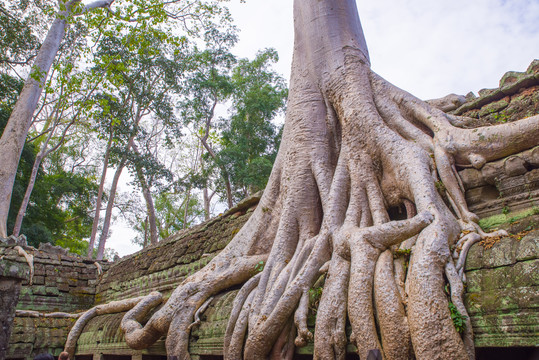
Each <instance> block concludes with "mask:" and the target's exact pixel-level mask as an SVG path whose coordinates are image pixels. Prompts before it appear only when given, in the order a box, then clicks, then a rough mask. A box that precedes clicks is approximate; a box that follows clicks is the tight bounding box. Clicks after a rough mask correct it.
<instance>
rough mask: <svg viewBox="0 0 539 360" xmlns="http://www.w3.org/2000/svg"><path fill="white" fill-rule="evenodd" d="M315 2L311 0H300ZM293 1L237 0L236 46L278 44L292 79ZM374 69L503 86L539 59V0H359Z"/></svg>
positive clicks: (436, 92)
mask: <svg viewBox="0 0 539 360" xmlns="http://www.w3.org/2000/svg"><path fill="white" fill-rule="evenodd" d="M301 1H309V0H301ZM292 5H293V0H247V1H246V3H240V0H231V1H230V2H229V3H228V6H229V8H230V11H231V14H232V16H233V18H234V20H235V23H236V25H237V26H238V28H239V29H240V34H239V39H240V41H239V43H238V44H237V45H236V47H235V50H234V53H235V54H236V55H238V56H240V57H248V58H253V57H254V56H255V54H256V53H257V51H258V50H261V49H264V48H268V47H273V48H275V49H276V50H277V51H278V53H279V58H280V59H279V62H278V64H276V66H275V69H276V70H277V71H278V72H279V73H281V74H282V75H283V77H284V78H286V79H288V78H289V76H290V66H291V64H292V52H293V45H294V44H293V38H294V29H293V16H292ZM357 6H358V11H359V16H360V19H361V23H362V26H363V31H364V33H365V38H366V40H367V46H368V48H369V53H370V59H371V64H372V69H373V70H374V71H375V72H376V73H378V74H379V75H380V76H382V77H384V78H385V79H386V80H388V81H390V82H391V83H393V84H395V85H396V86H398V87H400V88H402V89H404V90H406V91H408V92H410V93H412V94H413V95H415V96H417V97H419V98H421V99H432V98H439V97H442V96H445V95H447V94H450V93H456V94H461V95H465V94H467V93H468V92H470V91H473V92H474V93H475V94H477V91H478V90H480V89H483V88H496V87H498V83H499V80H500V79H501V77H502V76H503V74H504V73H505V72H507V71H510V70H512V71H525V70H526V68H527V67H528V65H529V64H530V63H531V62H532V60H533V59H539V0H358V1H357ZM133 237H134V233H133V232H131V231H129V230H128V229H127V228H126V227H125V226H122V224H121V221H120V222H119V223H118V224H117V226H116V227H115V228H113V234H112V236H111V238H110V239H109V240H108V241H107V247H111V248H114V249H115V250H116V251H117V252H118V253H119V254H120V256H124V255H127V254H130V253H133V252H135V251H137V250H139V247H137V246H136V245H133V244H132V243H131V241H130V239H131V238H133Z"/></svg>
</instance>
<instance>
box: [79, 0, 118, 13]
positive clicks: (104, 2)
mask: <svg viewBox="0 0 539 360" xmlns="http://www.w3.org/2000/svg"><path fill="white" fill-rule="evenodd" d="M113 2H114V0H96V1H94V2H92V3H89V4H87V5H84V7H83V8H82V10H81V11H80V13H76V14H75V15H83V14H86V13H87V12H90V11H92V10H94V9H97V8H106V7H108V6H110V5H111V4H112V3H113Z"/></svg>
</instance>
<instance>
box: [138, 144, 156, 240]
mask: <svg viewBox="0 0 539 360" xmlns="http://www.w3.org/2000/svg"><path fill="white" fill-rule="evenodd" d="M133 151H134V152H135V153H136V154H137V155H139V156H140V152H139V151H138V148H137V146H136V145H135V144H134V143H133ZM136 172H137V178H138V181H139V183H140V187H141V188H142V196H143V197H144V201H145V202H146V212H147V219H148V223H147V225H148V226H149V229H148V228H147V227H146V231H147V230H149V233H150V244H152V245H153V244H157V242H158V241H159V235H158V232H157V220H156V218H155V206H154V204H153V198H152V193H151V191H150V187H149V186H148V183H147V181H146V179H145V178H144V174H143V173H142V168H141V167H140V166H138V165H137V166H136Z"/></svg>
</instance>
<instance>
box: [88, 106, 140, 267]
mask: <svg viewBox="0 0 539 360" xmlns="http://www.w3.org/2000/svg"><path fill="white" fill-rule="evenodd" d="M141 119H142V109H140V108H139V109H137V112H136V115H135V123H134V127H133V129H136V128H137V126H138V124H139V123H140V120H141ZM135 135H136V134H135V131H134V130H133V133H132V134H131V136H130V137H129V140H128V141H127V145H126V147H125V152H126V154H127V153H128V152H129V151H130V150H131V149H132V148H133V144H134V142H135ZM126 162H127V155H123V156H122V159H121V160H120V164H119V165H118V168H117V169H116V172H115V173H114V178H113V180H112V186H111V188H110V195H109V199H108V202H107V210H106V212H105V220H104V222H103V230H102V231H101V236H100V237H99V246H98V248H97V256H96V259H97V260H103V254H104V253H105V243H106V242H107V236H108V235H109V229H110V219H111V218H112V208H113V206H114V197H115V196H116V190H117V188H118V181H119V180H120V175H121V174H122V170H123V168H124V167H125V164H126Z"/></svg>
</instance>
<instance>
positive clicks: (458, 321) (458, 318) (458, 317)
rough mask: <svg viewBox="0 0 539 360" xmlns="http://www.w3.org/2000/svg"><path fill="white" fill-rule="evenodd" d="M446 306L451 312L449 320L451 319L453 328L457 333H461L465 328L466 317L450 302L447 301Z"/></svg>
mask: <svg viewBox="0 0 539 360" xmlns="http://www.w3.org/2000/svg"><path fill="white" fill-rule="evenodd" d="M448 306H449V312H450V314H451V320H453V325H454V326H455V329H456V330H457V332H458V333H459V334H461V333H463V332H464V330H466V319H468V317H467V316H465V315H462V314H461V313H460V311H459V310H458V309H457V307H456V306H455V305H454V304H453V303H452V302H449V305H448Z"/></svg>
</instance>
